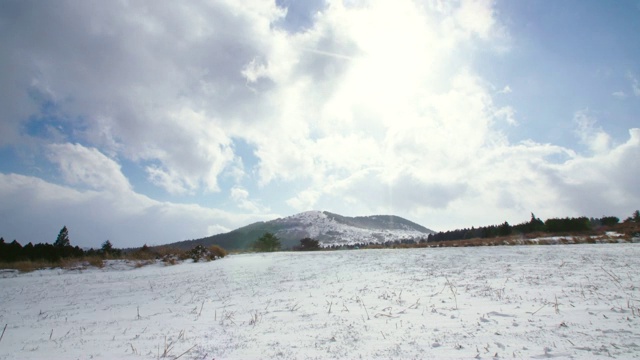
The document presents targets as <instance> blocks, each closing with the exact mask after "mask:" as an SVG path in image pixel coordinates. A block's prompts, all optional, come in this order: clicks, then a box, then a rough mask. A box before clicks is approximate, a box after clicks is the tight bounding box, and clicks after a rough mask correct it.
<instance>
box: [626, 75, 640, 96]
mask: <svg viewBox="0 0 640 360" xmlns="http://www.w3.org/2000/svg"><path fill="white" fill-rule="evenodd" d="M627 77H628V78H629V80H630V81H631V90H632V91H633V95H635V96H640V83H639V82H638V79H637V78H636V77H635V75H634V74H633V73H631V72H629V73H627Z"/></svg>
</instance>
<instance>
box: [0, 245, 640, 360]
mask: <svg viewBox="0 0 640 360" xmlns="http://www.w3.org/2000/svg"><path fill="white" fill-rule="evenodd" d="M115 265H118V268H119V267H120V265H122V263H121V262H109V263H108V264H107V265H106V266H105V267H104V268H103V269H95V268H94V269H87V270H82V271H79V270H61V269H53V270H42V271H35V272H32V273H29V274H15V273H5V274H3V273H0V304H1V305H2V306H0V333H3V336H2V337H1V339H0V360H14V359H23V360H28V359H34V360H35V359H61V360H62V359H131V360H135V359H140V360H143V359H178V358H179V359H180V360H202V359H206V360H210V359H216V360H227V359H233V360H238V359H247V360H248V359H278V360H295V359H318V360H323V359H371V360H378V359H379V360H386V359H498V360H504V359H638V358H640V326H639V323H640V300H639V299H640V286H638V284H639V283H640V274H639V273H638V271H637V269H639V268H640V245H638V244H606V245H604V244H602V245H554V246H494V247H472V248H433V249H402V250H397V249H396V250H392V249H383V250H358V251H311V252H277V253H268V254H265V253H253V254H242V255H231V256H228V257H226V258H224V259H222V260H217V261H212V262H207V263H185V264H182V265H176V266H163V265H161V264H156V265H150V266H146V267H142V268H134V267H130V270H117V268H116V267H115ZM3 329H4V330H3Z"/></svg>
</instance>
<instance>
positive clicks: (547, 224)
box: [427, 210, 640, 242]
mask: <svg viewBox="0 0 640 360" xmlns="http://www.w3.org/2000/svg"><path fill="white" fill-rule="evenodd" d="M625 222H640V212H639V211H638V210H636V211H635V212H634V213H633V215H632V216H630V217H628V218H627V219H626V220H625ZM619 223H620V219H619V218H618V217H615V216H603V217H601V218H588V217H586V216H581V217H565V218H551V219H547V220H546V221H542V220H540V219H539V218H537V217H536V216H535V215H534V214H533V213H532V214H531V219H530V220H529V221H528V222H523V223H520V224H517V225H510V224H509V223H508V222H506V221H505V222H504V223H502V224H500V225H489V226H482V227H478V228H476V227H471V228H465V229H456V230H450V231H444V232H438V233H435V234H429V236H428V237H427V242H436V241H451V240H466V239H475V238H481V239H486V238H494V237H500V236H509V235H514V234H530V233H536V232H540V233H551V234H553V233H573V232H587V231H591V230H594V229H597V228H599V227H602V226H613V225H616V224H619Z"/></svg>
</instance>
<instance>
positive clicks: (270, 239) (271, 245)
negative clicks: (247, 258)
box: [253, 232, 280, 251]
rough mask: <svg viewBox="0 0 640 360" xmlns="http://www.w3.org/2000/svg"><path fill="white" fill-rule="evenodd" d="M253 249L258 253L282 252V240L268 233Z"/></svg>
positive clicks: (257, 241)
mask: <svg viewBox="0 0 640 360" xmlns="http://www.w3.org/2000/svg"><path fill="white" fill-rule="evenodd" d="M253 248H254V249H255V250H256V251H278V250H280V239H278V238H277V237H276V236H275V235H273V234H272V233H270V232H266V233H264V235H262V236H261V237H260V238H259V239H258V240H256V242H254V243H253Z"/></svg>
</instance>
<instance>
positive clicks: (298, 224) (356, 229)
mask: <svg viewBox="0 0 640 360" xmlns="http://www.w3.org/2000/svg"><path fill="white" fill-rule="evenodd" d="M272 222H273V224H272V225H275V227H276V228H278V230H277V231H276V232H275V234H276V236H278V237H279V238H281V239H294V240H300V239H303V238H305V237H310V238H313V239H316V240H318V241H320V243H321V244H322V245H323V246H330V245H353V244H359V243H384V242H387V241H395V242H397V241H419V240H420V239H426V237H427V236H428V235H429V234H431V233H432V232H433V231H431V230H429V229H427V228H425V227H423V226H420V225H418V224H415V223H412V222H410V221H408V220H406V219H403V218H401V217H398V216H390V215H377V216H360V217H347V216H341V215H338V214H333V213H330V212H327V211H324V212H322V211H307V212H303V213H300V214H296V215H292V216H288V217H286V218H281V219H276V220H273V221H272Z"/></svg>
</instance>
